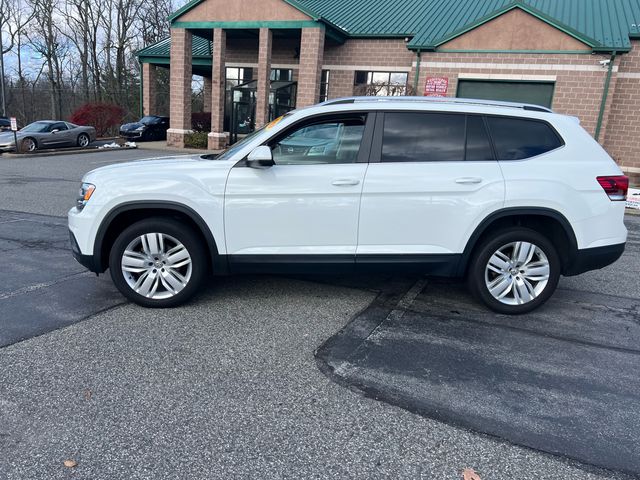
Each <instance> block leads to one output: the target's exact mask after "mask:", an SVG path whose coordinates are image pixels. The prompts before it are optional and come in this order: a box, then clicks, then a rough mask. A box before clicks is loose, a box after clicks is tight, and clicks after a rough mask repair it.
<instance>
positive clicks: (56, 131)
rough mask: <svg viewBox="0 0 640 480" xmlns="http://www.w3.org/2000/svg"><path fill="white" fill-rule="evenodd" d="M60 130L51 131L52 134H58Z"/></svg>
mask: <svg viewBox="0 0 640 480" xmlns="http://www.w3.org/2000/svg"><path fill="white" fill-rule="evenodd" d="M59 131H60V130H58V129H57V128H54V129H53V130H51V133H58V132H59Z"/></svg>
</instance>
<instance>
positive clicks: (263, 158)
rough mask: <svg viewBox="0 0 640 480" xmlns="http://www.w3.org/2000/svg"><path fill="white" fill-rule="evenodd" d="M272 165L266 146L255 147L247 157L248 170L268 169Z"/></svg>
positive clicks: (271, 156)
mask: <svg viewBox="0 0 640 480" xmlns="http://www.w3.org/2000/svg"><path fill="white" fill-rule="evenodd" d="M274 165H275V163H274V161H273V155H271V149H270V148H269V147H267V146H266V145H261V146H259V147H257V148H256V149H254V150H253V151H252V152H251V153H250V154H249V156H248V157H247V167H250V168H269V167H273V166H274Z"/></svg>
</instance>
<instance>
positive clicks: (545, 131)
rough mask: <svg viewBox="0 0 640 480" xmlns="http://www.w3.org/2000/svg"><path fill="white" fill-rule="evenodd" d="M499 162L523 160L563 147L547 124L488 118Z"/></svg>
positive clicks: (510, 118) (523, 120) (520, 119)
mask: <svg viewBox="0 0 640 480" xmlns="http://www.w3.org/2000/svg"><path fill="white" fill-rule="evenodd" d="M487 122H488V124H489V130H490V131H491V137H492V138H493V144H494V146H495V149H496V155H497V156H498V160H522V159H525V158H531V157H535V156H536V155H540V154H542V153H546V152H549V151H551V150H555V149H556V148H558V147H561V146H562V145H563V143H562V140H561V139H560V138H559V137H558V134H557V133H556V132H555V131H554V130H553V129H552V128H551V126H550V125H549V124H547V123H546V122H542V121H539V120H529V119H525V118H512V117H487Z"/></svg>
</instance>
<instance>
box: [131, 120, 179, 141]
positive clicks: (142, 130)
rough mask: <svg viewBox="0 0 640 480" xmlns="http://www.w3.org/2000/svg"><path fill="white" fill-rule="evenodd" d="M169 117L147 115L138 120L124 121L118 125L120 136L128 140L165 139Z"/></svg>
mask: <svg viewBox="0 0 640 480" xmlns="http://www.w3.org/2000/svg"><path fill="white" fill-rule="evenodd" d="M168 128H169V117H161V116H159V115H147V116H145V117H142V118H141V119H140V120H139V121H137V122H133V123H125V124H124V125H122V126H121V127H120V136H121V137H124V138H126V139H129V140H142V141H144V140H166V139H167V130H168Z"/></svg>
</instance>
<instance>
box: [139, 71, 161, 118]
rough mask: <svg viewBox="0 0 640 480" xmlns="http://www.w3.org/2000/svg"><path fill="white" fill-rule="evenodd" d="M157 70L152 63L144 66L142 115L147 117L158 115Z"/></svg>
mask: <svg viewBox="0 0 640 480" xmlns="http://www.w3.org/2000/svg"><path fill="white" fill-rule="evenodd" d="M157 68H158V67H156V66H155V65H151V64H150V63H143V64H142V113H144V114H145V115H155V114H157V113H158V106H157V102H156V95H157V89H158V79H157V75H158V74H157Z"/></svg>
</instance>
